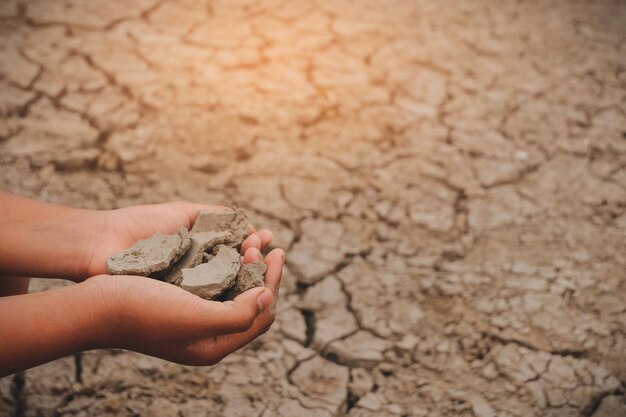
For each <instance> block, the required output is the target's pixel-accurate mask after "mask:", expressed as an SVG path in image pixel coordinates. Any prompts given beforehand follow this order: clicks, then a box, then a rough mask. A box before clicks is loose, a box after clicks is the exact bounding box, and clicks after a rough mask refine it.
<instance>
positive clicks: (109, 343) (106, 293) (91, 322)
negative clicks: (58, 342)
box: [76, 275, 125, 350]
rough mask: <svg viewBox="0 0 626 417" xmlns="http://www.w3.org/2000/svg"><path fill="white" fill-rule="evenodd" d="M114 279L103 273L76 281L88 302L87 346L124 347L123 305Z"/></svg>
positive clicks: (98, 347)
mask: <svg viewBox="0 0 626 417" xmlns="http://www.w3.org/2000/svg"><path fill="white" fill-rule="evenodd" d="M114 281H116V280H115V278H114V277H110V276H106V275H102V276H97V277H93V278H90V279H88V280H85V281H84V282H81V283H79V284H76V288H77V289H79V290H80V291H81V292H82V294H81V297H80V298H81V299H82V300H84V303H85V306H84V309H82V311H83V312H84V315H83V317H82V320H83V321H82V325H83V329H84V331H83V332H82V335H83V337H82V340H81V343H82V345H83V350H89V349H107V348H123V347H124V346H123V341H124V334H125V332H124V326H123V309H122V307H121V304H122V303H121V302H120V294H119V291H118V289H116V286H115V282H114ZM79 311H81V310H79Z"/></svg>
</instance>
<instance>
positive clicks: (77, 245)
mask: <svg viewBox="0 0 626 417" xmlns="http://www.w3.org/2000/svg"><path fill="white" fill-rule="evenodd" d="M0 213H2V215H1V216H0V231H1V232H2V234H3V236H2V239H0V274H6V275H19V276H40V277H59V278H68V279H73V280H80V279H83V278H84V277H85V276H84V275H85V268H86V265H85V263H86V260H87V259H88V257H89V250H90V248H91V247H93V239H96V238H97V234H98V230H97V227H98V224H99V223H98V220H97V219H98V216H99V212H97V211H95V210H80V209H73V208H68V207H63V206H57V205H54V204H48V203H44V202H40V201H35V200H30V199H27V198H23V197H18V196H15V195H12V194H8V193H5V192H2V191H0Z"/></svg>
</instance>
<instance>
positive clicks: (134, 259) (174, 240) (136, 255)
mask: <svg viewBox="0 0 626 417" xmlns="http://www.w3.org/2000/svg"><path fill="white" fill-rule="evenodd" d="M189 246H190V240H189V233H188V232H187V229H185V228H184V227H181V228H180V229H179V230H178V233H177V234H175V235H163V234H161V233H156V234H154V235H152V236H151V237H149V238H147V239H142V240H139V241H137V242H136V243H135V244H134V245H133V246H131V247H130V248H128V249H126V250H123V251H122V252H118V253H116V254H115V255H113V256H111V257H110V258H109V259H108V260H107V270H108V272H109V273H110V274H114V275H125V274H128V275H141V276H146V277H147V276H149V275H151V274H155V273H159V272H161V271H164V270H165V269H167V268H168V267H169V266H170V265H171V264H172V263H173V262H175V261H176V260H177V259H178V258H179V257H181V256H182V255H183V254H184V253H185V252H186V251H187V249H188V248H189Z"/></svg>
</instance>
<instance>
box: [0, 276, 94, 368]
mask: <svg viewBox="0 0 626 417" xmlns="http://www.w3.org/2000/svg"><path fill="white" fill-rule="evenodd" d="M101 306H102V302H100V301H99V300H97V297H94V295H93V292H92V291H91V290H90V289H89V285H88V284H87V283H84V284H77V285H71V286H68V287H64V288H60V289H56V290H51V291H45V292H41V293H33V294H24V295H16V296H10V297H3V298H0V377H2V376H5V375H9V374H12V373H14V372H18V371H20V370H23V369H27V368H30V367H33V366H36V365H39V364H42V363H45V362H48V361H51V360H54V359H57V358H60V357H63V356H66V355H69V354H71V353H74V352H78V351H82V350H86V349H91V348H96V347H100V346H98V344H99V342H98V341H99V340H102V337H103V336H105V334H106V332H105V329H104V326H103V324H102V323H103V317H102V316H103V313H102V312H103V311H104V309H103V308H102V307H101ZM98 326H99V327H98Z"/></svg>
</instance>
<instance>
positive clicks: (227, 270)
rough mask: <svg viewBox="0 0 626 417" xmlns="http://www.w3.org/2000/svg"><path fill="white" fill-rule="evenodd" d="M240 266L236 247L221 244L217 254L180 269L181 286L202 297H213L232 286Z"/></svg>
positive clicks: (239, 257)
mask: <svg viewBox="0 0 626 417" xmlns="http://www.w3.org/2000/svg"><path fill="white" fill-rule="evenodd" d="M240 267H241V256H240V255H239V252H237V250H236V249H233V248H231V247H228V246H226V245H221V246H220V247H219V249H218V252H217V255H215V256H214V257H213V259H211V260H210V261H209V262H207V263H205V264H200V265H198V266H196V267H195V268H188V269H183V270H182V282H181V285H180V286H181V288H182V289H184V290H187V291H189V292H191V293H193V294H196V295H197V296H199V297H202V298H204V299H207V300H209V299H215V298H217V297H218V296H219V295H220V294H222V293H223V292H224V291H226V289H228V288H230V287H232V286H233V284H234V283H235V280H236V279H237V274H238V273H239V269H240Z"/></svg>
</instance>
